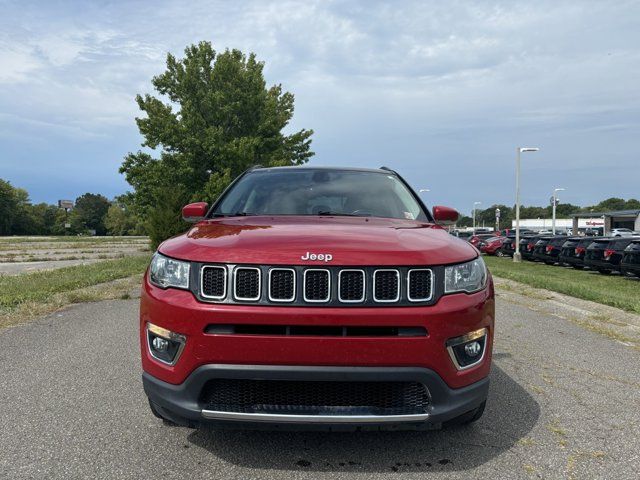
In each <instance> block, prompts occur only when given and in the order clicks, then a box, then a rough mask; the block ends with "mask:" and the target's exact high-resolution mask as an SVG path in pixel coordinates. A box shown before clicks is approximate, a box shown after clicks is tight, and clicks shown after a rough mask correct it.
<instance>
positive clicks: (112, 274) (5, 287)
mask: <svg viewBox="0 0 640 480" xmlns="http://www.w3.org/2000/svg"><path fill="white" fill-rule="evenodd" d="M149 259H150V257H149V255H139V256H132V257H125V258H119V259H117V260H106V261H103V262H98V263H93V264H91V265H78V266H73V267H65V268H59V269H57V270H49V271H42V272H34V273H26V274H22V275H4V276H0V315H2V314H5V315H6V314H10V313H11V311H13V310H15V309H17V308H18V307H19V306H20V305H23V304H27V303H46V302H48V301H49V300H51V299H52V298H53V297H54V296H55V295H57V294H60V293H64V292H71V291H73V290H78V289H80V288H84V287H89V286H91V285H96V284H99V283H105V282H110V281H112V280H117V279H120V278H125V277H130V276H132V275H136V274H140V273H142V272H144V270H145V269H146V267H147V265H148V264H149Z"/></svg>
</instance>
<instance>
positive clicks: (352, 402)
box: [201, 379, 429, 415]
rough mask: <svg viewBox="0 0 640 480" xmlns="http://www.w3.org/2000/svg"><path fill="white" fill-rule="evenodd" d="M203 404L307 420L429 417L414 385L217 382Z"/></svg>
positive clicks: (423, 395) (424, 396) (421, 389)
mask: <svg viewBox="0 0 640 480" xmlns="http://www.w3.org/2000/svg"><path fill="white" fill-rule="evenodd" d="M201 402H202V403H203V404H204V405H205V408H206V409H207V410H214V411H221V412H237V413H277V414H284V415H286V414H298V415H301V414H306V415H411V414H421V413H427V409H428V407H429V393H428V392H427V389H426V387H425V386H424V385H423V384H421V383H418V382H332V381H317V382H313V381H297V380H296V381H294V380H288V381H287V380H236V379H216V380H211V381H209V382H207V384H206V385H205V388H204V389H203V391H202V395H201Z"/></svg>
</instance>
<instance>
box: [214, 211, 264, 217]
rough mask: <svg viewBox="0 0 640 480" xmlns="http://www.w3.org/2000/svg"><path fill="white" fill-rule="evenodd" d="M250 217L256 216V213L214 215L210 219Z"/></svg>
mask: <svg viewBox="0 0 640 480" xmlns="http://www.w3.org/2000/svg"><path fill="white" fill-rule="evenodd" d="M250 215H257V213H249V212H236V213H214V214H213V215H211V216H212V217H247V216H250Z"/></svg>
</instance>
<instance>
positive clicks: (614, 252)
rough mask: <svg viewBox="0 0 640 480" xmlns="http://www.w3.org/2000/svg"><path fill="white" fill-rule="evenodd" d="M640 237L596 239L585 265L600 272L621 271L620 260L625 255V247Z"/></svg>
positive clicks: (587, 255)
mask: <svg viewBox="0 0 640 480" xmlns="http://www.w3.org/2000/svg"><path fill="white" fill-rule="evenodd" d="M638 238H640V237H615V238H608V239H602V240H600V239H598V240H595V241H594V242H593V243H592V244H591V245H589V248H587V254H586V255H585V262H584V263H585V265H586V266H588V267H590V268H593V269H594V270H597V271H598V272H600V273H604V274H609V273H611V272H614V271H617V272H620V271H621V267H620V262H621V261H622V257H623V255H624V249H625V248H627V247H628V246H629V244H630V243H631V242H633V241H634V239H638Z"/></svg>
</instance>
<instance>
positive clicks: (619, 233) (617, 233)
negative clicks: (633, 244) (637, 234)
mask: <svg viewBox="0 0 640 480" xmlns="http://www.w3.org/2000/svg"><path fill="white" fill-rule="evenodd" d="M611 236H612V237H632V236H633V230H631V229H630V228H614V229H612V230H611Z"/></svg>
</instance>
